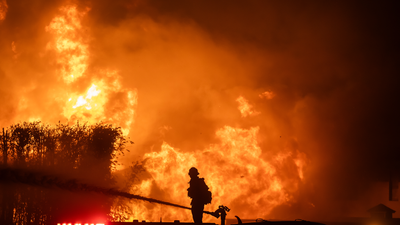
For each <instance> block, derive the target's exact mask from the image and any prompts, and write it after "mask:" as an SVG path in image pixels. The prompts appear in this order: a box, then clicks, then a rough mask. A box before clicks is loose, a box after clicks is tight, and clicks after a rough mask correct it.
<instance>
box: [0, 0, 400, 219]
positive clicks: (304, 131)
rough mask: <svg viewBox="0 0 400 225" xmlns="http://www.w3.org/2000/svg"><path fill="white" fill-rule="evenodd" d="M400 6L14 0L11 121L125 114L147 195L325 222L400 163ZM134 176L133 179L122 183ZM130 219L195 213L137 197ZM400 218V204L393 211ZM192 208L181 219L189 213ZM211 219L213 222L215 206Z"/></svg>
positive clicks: (109, 118)
mask: <svg viewBox="0 0 400 225" xmlns="http://www.w3.org/2000/svg"><path fill="white" fill-rule="evenodd" d="M398 10H399V8H398V6H397V5H395V4H394V3H393V4H392V3H391V2H389V1H387V2H381V1H380V2H374V1H351V2H348V1H217V2H216V1H127V0H126V1H125V0H118V1H90V0H88V1H83V0H82V1H64V0H58V1H45V0H35V1H22V0H21V1H20V0H7V1H6V0H1V1H0V45H1V46H0V102H1V106H0V115H1V117H0V125H1V127H7V126H10V125H12V124H14V123H17V122H20V121H35V120H41V121H43V122H46V123H50V124H54V123H58V121H61V122H63V123H66V122H69V123H71V124H74V123H76V121H77V120H79V121H89V122H90V123H95V122H98V121H104V122H106V123H111V124H115V125H117V126H121V128H122V130H123V132H124V134H125V135H127V136H129V137H130V138H131V139H132V140H133V141H134V142H135V144H133V145H131V146H128V148H129V149H130V150H131V152H130V153H128V154H126V155H125V156H124V157H122V158H121V157H120V158H119V159H118V160H119V162H120V163H122V164H123V166H121V167H119V170H121V171H123V170H124V169H126V168H128V167H129V165H130V164H131V162H135V161H143V160H144V161H143V165H144V167H145V169H146V172H145V173H144V174H143V175H142V176H141V181H138V182H137V183H136V184H135V185H133V186H132V188H131V189H130V191H131V192H132V193H137V194H142V195H144V196H149V197H153V198H157V199H161V200H166V201H171V202H175V203H179V204H183V205H187V206H189V205H190V199H189V198H188V197H187V192H186V189H187V188H188V184H187V182H188V181H189V176H188V175H187V172H188V170H189V168H190V167H191V166H196V167H197V168H198V169H199V172H200V177H204V178H205V180H206V183H207V184H208V186H209V187H210V189H211V191H212V192H213V204H212V205H211V206H206V210H210V211H212V210H215V209H216V207H217V206H218V205H219V204H224V205H227V206H228V207H230V208H232V211H231V213H230V214H228V217H229V215H230V217H233V215H238V216H240V217H243V218H258V217H263V218H264V219H271V218H273V219H296V218H302V219H308V220H322V219H324V220H326V219H328V218H334V217H342V216H366V210H367V209H369V208H372V207H373V206H375V205H377V204H379V203H384V204H386V205H387V206H388V207H390V208H392V209H394V210H397V211H398V210H400V206H399V203H398V202H397V201H391V202H389V197H388V196H389V190H388V189H389V188H388V186H389V185H388V182H389V174H390V172H392V173H393V174H396V173H397V174H398V173H399V170H400V168H399V158H398V156H397V154H396V153H397V152H398V151H399V149H400V148H399V147H400V146H399V142H398V140H399V137H400V136H399V129H398V128H399V119H398V109H397V107H396V106H397V105H398V104H399V103H398V102H399V101H398V96H399V95H398V93H397V91H396V87H397V86H398V84H399V82H398V81H397V79H396V77H397V76H398V74H399V69H398V62H399V50H400V49H399V44H398V40H400V35H399V30H398V25H397V24H398V23H399V19H398V16H397V12H398ZM120 182H122V183H123V182H124V181H120ZM124 204H126V205H128V208H129V211H130V218H138V219H150V220H158V219H159V218H160V217H163V218H166V219H170V220H173V219H180V220H190V219H191V218H190V214H189V212H182V214H180V213H181V211H182V210H181V209H170V208H168V207H167V206H162V207H160V206H155V205H151V204H147V203H146V204H142V203H140V202H126V203H124ZM394 216H395V217H399V216H398V215H396V214H394ZM176 217H179V218H176ZM206 220H209V221H214V220H213V219H212V218H207V219H206Z"/></svg>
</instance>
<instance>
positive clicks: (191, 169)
mask: <svg viewBox="0 0 400 225" xmlns="http://www.w3.org/2000/svg"><path fill="white" fill-rule="evenodd" d="M189 175H194V176H196V175H199V171H197V169H196V168H195V167H192V168H190V170H189Z"/></svg>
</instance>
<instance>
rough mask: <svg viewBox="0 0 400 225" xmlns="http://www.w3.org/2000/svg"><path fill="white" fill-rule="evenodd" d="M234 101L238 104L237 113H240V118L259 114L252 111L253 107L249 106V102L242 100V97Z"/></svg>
mask: <svg viewBox="0 0 400 225" xmlns="http://www.w3.org/2000/svg"><path fill="white" fill-rule="evenodd" d="M236 101H237V102H239V111H240V113H242V117H246V116H252V115H253V116H254V115H257V114H260V113H259V112H257V111H255V110H253V109H252V108H253V106H252V105H250V104H249V102H248V101H247V100H246V99H245V98H243V96H240V97H239V98H238V99H236Z"/></svg>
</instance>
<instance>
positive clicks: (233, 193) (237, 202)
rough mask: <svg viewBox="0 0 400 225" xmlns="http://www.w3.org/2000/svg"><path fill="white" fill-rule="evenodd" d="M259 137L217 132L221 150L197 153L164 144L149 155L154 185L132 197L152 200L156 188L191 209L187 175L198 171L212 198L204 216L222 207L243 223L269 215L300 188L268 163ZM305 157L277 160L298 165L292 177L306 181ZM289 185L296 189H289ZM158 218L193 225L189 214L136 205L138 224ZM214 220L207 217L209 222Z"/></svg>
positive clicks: (216, 146)
mask: <svg viewBox="0 0 400 225" xmlns="http://www.w3.org/2000/svg"><path fill="white" fill-rule="evenodd" d="M258 132H259V128H258V127H253V128H250V129H240V128H234V127H230V126H225V127H223V128H221V129H219V130H218V131H217V132H216V136H217V137H218V138H219V139H220V141H221V143H220V144H214V145H211V146H210V147H209V148H207V149H204V150H202V151H195V152H182V151H180V150H179V149H175V148H173V147H172V146H170V145H168V144H167V143H165V142H164V143H163V144H162V147H161V151H160V152H151V153H147V154H145V157H144V158H145V159H146V169H147V171H148V172H149V173H150V175H151V179H148V180H144V181H142V182H141V184H140V186H139V188H138V190H137V187H133V188H135V190H132V191H136V192H138V193H140V194H142V195H145V196H149V195H151V194H152V192H151V190H153V189H154V188H157V189H159V191H161V192H162V193H165V196H167V198H168V199H165V200H167V201H171V202H174V203H177V204H181V205H187V206H189V205H190V199H189V198H188V197H187V193H186V191H185V190H186V189H187V188H188V181H189V179H190V178H189V177H188V175H187V173H188V170H189V168H190V167H192V166H195V167H197V168H198V169H199V172H200V177H202V176H204V178H205V180H206V183H207V184H208V186H209V188H210V190H211V192H212V193H213V201H212V204H211V205H207V206H206V208H205V210H209V211H213V210H215V209H217V208H218V206H219V205H221V204H223V205H227V206H229V207H231V209H232V215H237V214H240V215H241V216H242V217H244V218H251V217H255V216H257V215H258V216H260V215H267V214H268V213H269V212H270V210H272V209H273V208H274V207H275V206H278V205H281V204H285V203H287V202H289V201H290V200H291V199H292V198H293V193H295V192H296V191H297V184H296V183H292V184H287V183H286V182H284V181H282V179H281V178H280V177H279V175H278V174H277V167H276V166H275V165H274V164H273V163H271V162H268V161H266V160H264V159H263V157H262V151H261V148H260V147H259V144H258V141H257V135H258ZM298 155H299V154H298ZM304 157H305V156H304V155H301V154H300V156H296V157H293V156H292V154H291V153H290V152H285V151H282V153H279V154H278V155H277V156H276V158H275V160H277V161H279V162H280V163H283V161H284V160H291V161H292V162H293V163H295V162H297V163H295V164H296V165H298V171H299V173H298V174H293V176H294V177H301V176H303V175H302V174H301V169H302V166H303V165H304V164H303V163H304V162H303V160H305V158H304ZM297 182H298V181H297ZM289 185H290V186H293V187H294V188H292V187H290V188H289ZM165 196H164V197H165ZM155 197H156V196H155ZM159 217H162V218H163V219H164V218H165V219H166V220H168V219H169V220H173V219H174V218H181V220H184V221H190V220H191V214H190V211H184V210H181V209H175V208H171V207H169V208H168V207H164V208H162V209H160V207H158V209H153V210H148V209H147V208H146V204H145V203H141V202H138V203H135V206H134V209H133V218H138V219H146V220H150V221H155V220H156V219H157V218H159ZM133 218H130V219H133ZM211 219H212V218H210V217H207V216H205V220H207V221H209V220H211Z"/></svg>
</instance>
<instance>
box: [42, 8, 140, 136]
mask: <svg viewBox="0 0 400 225" xmlns="http://www.w3.org/2000/svg"><path fill="white" fill-rule="evenodd" d="M89 10H90V9H88V8H87V9H86V10H85V11H83V12H79V11H78V10H77V8H76V6H74V5H69V6H64V7H61V8H60V15H59V16H56V17H55V18H54V19H53V20H52V21H51V22H50V24H49V25H48V26H47V27H46V31H48V32H50V33H52V34H53V35H54V39H55V41H54V42H51V43H49V44H48V46H47V48H48V49H49V50H54V51H55V52H57V53H58V63H59V64H60V65H61V70H60V71H59V73H60V75H61V77H62V78H63V81H64V82H65V83H66V84H67V85H70V88H71V89H73V88H74V83H75V82H78V80H79V78H83V77H85V76H86V75H88V74H87V73H88V72H87V68H88V59H89V57H90V54H89V52H88V45H87V44H85V40H86V39H87V37H85V36H84V35H83V32H82V29H84V27H83V26H82V24H81V20H82V18H83V17H84V16H85V15H86V13H87V12H88V11H89ZM85 38H86V39H85ZM97 77H99V78H97V80H95V81H94V82H93V83H92V84H91V85H90V86H88V87H87V89H86V90H87V91H86V93H81V92H80V91H78V92H75V91H72V93H70V94H69V96H68V100H67V101H65V107H64V110H63V115H64V116H65V117H66V118H67V119H68V120H69V121H70V122H71V123H75V121H77V120H82V121H88V122H89V123H96V122H99V121H103V122H106V123H113V124H116V125H118V126H121V128H122V131H123V133H124V134H125V135H127V134H128V133H129V129H130V127H131V125H132V123H133V118H134V113H135V111H134V108H135V106H136V104H137V93H136V90H128V89H125V88H123V87H122V85H121V83H120V76H119V75H118V72H117V71H113V70H103V71H100V72H99V74H98V76H97ZM115 95H118V96H119V98H118V99H119V100H118V101H117V100H114V99H112V97H113V96H115Z"/></svg>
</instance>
